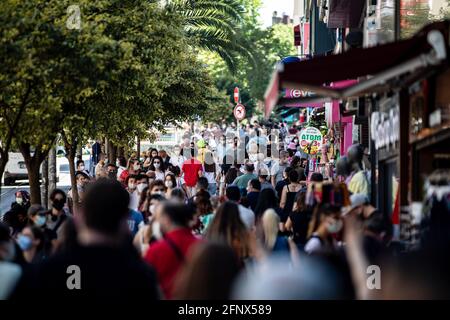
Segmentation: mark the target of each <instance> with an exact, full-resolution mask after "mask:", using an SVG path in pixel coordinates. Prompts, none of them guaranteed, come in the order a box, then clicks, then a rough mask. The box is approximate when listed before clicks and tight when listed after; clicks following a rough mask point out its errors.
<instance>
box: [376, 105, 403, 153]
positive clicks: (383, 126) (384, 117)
mask: <svg viewBox="0 0 450 320" xmlns="http://www.w3.org/2000/svg"><path fill="white" fill-rule="evenodd" d="M370 133H371V136H372V140H373V141H374V142H375V149H377V150H379V149H381V148H386V149H388V150H389V149H390V148H391V146H392V147H394V146H395V143H396V142H398V141H399V140H400V110H399V107H398V105H396V106H395V107H394V108H392V109H390V110H389V111H388V112H372V115H371V120H370Z"/></svg>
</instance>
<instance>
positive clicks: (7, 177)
mask: <svg viewBox="0 0 450 320" xmlns="http://www.w3.org/2000/svg"><path fill="white" fill-rule="evenodd" d="M8 155H9V161H8V163H7V164H6V167H5V172H4V174H3V183H4V185H5V186H10V185H12V184H14V182H16V180H28V171H27V167H26V165H25V160H24V159H23V156H22V154H21V153H20V152H9V153H8Z"/></svg>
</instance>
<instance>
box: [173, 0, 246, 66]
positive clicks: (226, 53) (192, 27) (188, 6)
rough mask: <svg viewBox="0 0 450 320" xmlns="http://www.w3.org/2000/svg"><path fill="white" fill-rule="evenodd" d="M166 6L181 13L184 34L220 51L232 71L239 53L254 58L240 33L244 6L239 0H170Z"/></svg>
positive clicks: (202, 45) (202, 46)
mask: <svg viewBox="0 0 450 320" xmlns="http://www.w3.org/2000/svg"><path fill="white" fill-rule="evenodd" d="M168 2H169V4H168V5H167V9H168V10H169V11H173V12H177V13H179V14H180V16H181V17H182V21H181V22H182V25H183V27H184V30H185V34H186V35H187V36H188V37H189V38H190V39H192V40H193V41H194V42H195V43H196V45H197V46H198V47H199V48H201V49H206V50H208V51H211V52H215V53H217V54H218V55H219V56H220V57H221V58H222V59H223V61H224V62H225V63H226V64H227V66H228V68H229V70H230V71H231V72H233V73H234V72H235V71H236V70H237V61H236V60H237V59H238V57H239V56H246V57H247V58H251V56H252V54H251V52H250V50H249V48H248V43H247V42H246V41H245V38H243V37H241V36H240V28H241V20H242V18H243V15H244V7H243V5H242V2H241V1H239V0H171V1H168Z"/></svg>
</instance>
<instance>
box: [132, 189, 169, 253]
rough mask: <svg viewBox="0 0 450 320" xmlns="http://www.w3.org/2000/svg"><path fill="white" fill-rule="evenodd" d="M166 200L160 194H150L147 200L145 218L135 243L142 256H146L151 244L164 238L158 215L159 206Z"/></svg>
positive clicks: (135, 237)
mask: <svg viewBox="0 0 450 320" xmlns="http://www.w3.org/2000/svg"><path fill="white" fill-rule="evenodd" d="M164 201H166V199H165V198H164V197H163V196H161V195H159V194H154V195H148V196H147V198H146V200H145V204H144V205H145V206H146V209H145V212H146V214H144V215H145V218H144V222H143V223H141V224H140V226H139V230H138V232H137V233H136V235H135V236H134V240H133V244H134V245H135V247H136V248H137V249H138V251H139V253H140V254H141V255H142V257H145V255H146V253H147V250H148V248H149V247H150V245H152V244H153V243H155V242H156V241H158V240H160V239H162V233H161V229H160V226H159V221H157V220H158V217H157V213H158V212H159V211H158V206H159V205H160V204H161V203H163V202H164Z"/></svg>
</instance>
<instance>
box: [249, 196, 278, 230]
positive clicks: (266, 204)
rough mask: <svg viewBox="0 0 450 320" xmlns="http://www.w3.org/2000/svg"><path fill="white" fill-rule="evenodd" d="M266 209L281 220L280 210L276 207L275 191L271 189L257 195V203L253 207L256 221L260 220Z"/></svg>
mask: <svg viewBox="0 0 450 320" xmlns="http://www.w3.org/2000/svg"><path fill="white" fill-rule="evenodd" d="M267 209H274V210H275V212H276V213H277V214H278V215H279V216H280V218H281V215H282V210H281V208H280V207H279V205H278V198H277V196H276V194H275V191H273V189H271V188H268V189H264V190H261V191H260V193H259V197H258V202H257V203H256V207H255V217H256V220H260V219H261V217H262V216H263V214H264V212H266V210H267ZM281 222H283V221H282V220H281ZM280 229H281V228H280Z"/></svg>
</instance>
